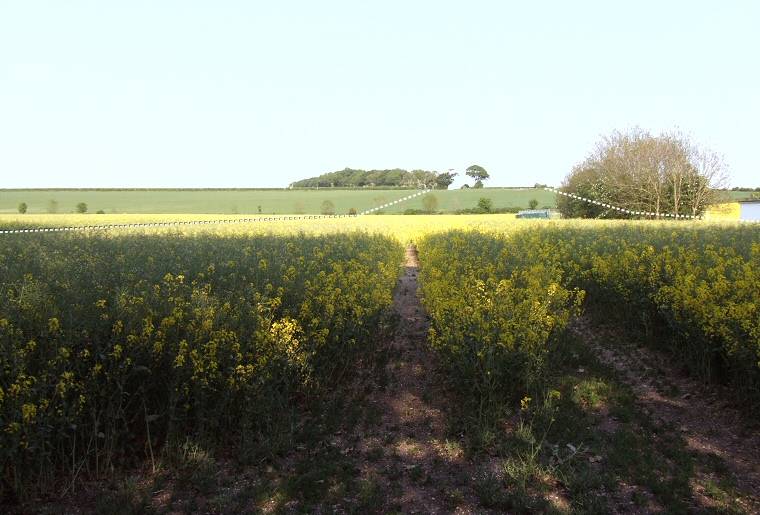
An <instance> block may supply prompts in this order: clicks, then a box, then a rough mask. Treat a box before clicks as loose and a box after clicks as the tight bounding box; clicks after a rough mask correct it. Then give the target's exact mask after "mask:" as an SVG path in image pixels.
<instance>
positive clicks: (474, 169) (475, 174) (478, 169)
mask: <svg viewBox="0 0 760 515" xmlns="http://www.w3.org/2000/svg"><path fill="white" fill-rule="evenodd" d="M465 173H466V174H467V175H468V176H470V177H472V178H473V179H475V187H476V188H482V187H483V181H485V180H487V179H488V177H489V175H488V172H486V170H485V168H483V167H482V166H480V165H472V166H470V167H469V168H468V169H467V171H466V172H465Z"/></svg>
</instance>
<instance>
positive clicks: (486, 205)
mask: <svg viewBox="0 0 760 515" xmlns="http://www.w3.org/2000/svg"><path fill="white" fill-rule="evenodd" d="M477 209H478V210H479V211H481V212H483V213H491V212H493V200H491V199H490V198H488V197H480V199H478V207H477Z"/></svg>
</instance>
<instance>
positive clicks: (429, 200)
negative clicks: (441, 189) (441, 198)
mask: <svg viewBox="0 0 760 515" xmlns="http://www.w3.org/2000/svg"><path fill="white" fill-rule="evenodd" d="M422 205H423V206H425V211H427V212H428V213H434V212H436V211H438V198H436V196H435V195H433V194H432V193H428V194H427V195H425V196H423V197H422Z"/></svg>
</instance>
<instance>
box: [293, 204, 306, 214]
mask: <svg viewBox="0 0 760 515" xmlns="http://www.w3.org/2000/svg"><path fill="white" fill-rule="evenodd" d="M293 212H294V213H295V214H297V215H302V214H304V213H305V212H306V210H305V209H304V208H303V202H296V203H295V205H294V206H293Z"/></svg>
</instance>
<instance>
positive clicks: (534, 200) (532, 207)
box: [528, 198, 538, 209]
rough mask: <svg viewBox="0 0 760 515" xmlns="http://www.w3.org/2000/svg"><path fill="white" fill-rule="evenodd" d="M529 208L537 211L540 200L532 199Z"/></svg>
mask: <svg viewBox="0 0 760 515" xmlns="http://www.w3.org/2000/svg"><path fill="white" fill-rule="evenodd" d="M528 207H529V208H530V209H536V208H537V207H538V200H536V199H534V198H532V199H530V200H529V201H528Z"/></svg>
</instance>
